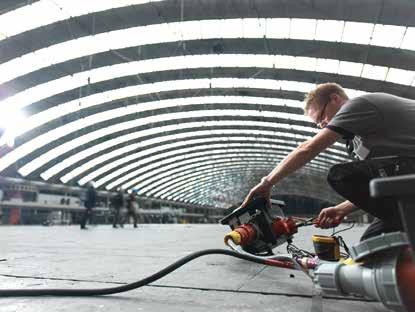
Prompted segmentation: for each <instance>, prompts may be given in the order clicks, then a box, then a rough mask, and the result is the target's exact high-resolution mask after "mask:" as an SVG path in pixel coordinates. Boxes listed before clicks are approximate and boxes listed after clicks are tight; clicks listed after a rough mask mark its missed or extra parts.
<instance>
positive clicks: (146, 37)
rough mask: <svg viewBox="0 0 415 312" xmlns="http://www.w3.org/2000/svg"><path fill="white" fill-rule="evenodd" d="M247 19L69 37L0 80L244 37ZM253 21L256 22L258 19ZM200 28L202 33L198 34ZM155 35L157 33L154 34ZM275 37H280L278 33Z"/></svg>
mask: <svg viewBox="0 0 415 312" xmlns="http://www.w3.org/2000/svg"><path fill="white" fill-rule="evenodd" d="M248 20H249V19H222V20H220V19H219V20H203V21H184V22H173V23H164V24H154V25H148V26H137V27H131V28H127V29H121V30H114V31H111V32H106V33H100V34H95V35H93V36H85V37H82V38H78V39H73V40H68V41H66V42H62V43H58V44H55V45H52V46H50V47H47V48H42V49H39V50H36V51H34V52H31V53H28V54H25V55H23V56H21V57H19V58H16V59H13V60H10V61H8V62H5V63H3V64H1V65H0V70H1V72H2V73H4V75H2V77H1V79H0V83H4V82H6V81H10V80H12V79H15V78H17V77H19V76H23V75H25V74H28V73H30V72H33V71H36V70H39V69H41V68H44V67H48V66H52V65H55V64H58V63H62V62H66V61H68V60H71V59H75V58H80V57H84V56H88V55H93V54H96V53H101V52H106V51H111V50H118V49H123V48H128V47H134V46H140V45H148V44H157V43H163V42H179V41H184V40H201V39H220V38H244V37H243V26H242V25H243V23H244V22H247V21H248ZM253 20H255V21H256V20H257V19H253ZM268 20H270V19H266V21H267V22H268ZM297 20H299V21H302V20H301V19H291V23H292V24H295V22H296V21H297ZM238 23H240V24H241V27H235V24H238ZM212 24H214V25H215V27H210V26H211V25H212ZM197 26H199V27H197ZM291 26H292V25H290V27H291ZM267 29H268V28H267ZM373 29H374V24H368V23H355V22H346V23H345V26H344V32H343V38H342V42H347V43H358V44H370V40H368V33H369V32H370V33H372V32H373ZM225 30H226V32H225ZM202 31H203V34H201V32H202ZM230 32H232V33H230ZM224 33H225V35H224ZM296 33H297V34H298V36H297V37H298V38H300V37H301V33H304V34H306V33H308V29H302V30H301V29H298V31H296ZM154 34H157V36H155V35H154ZM277 37H279V35H277ZM248 38H264V34H263V32H262V31H259V32H258V33H256V34H253V33H250V34H249V37H248ZM267 38H274V36H273V35H272V34H270V36H269V37H267ZM304 38H305V40H314V38H315V37H313V39H309V35H306V36H304ZM369 39H370V35H369ZM262 60H263V61H264V63H263V65H267V64H268V63H269V60H268V61H267V60H266V58H262ZM231 64H234V63H233V62H232V63H231ZM260 67H262V66H260Z"/></svg>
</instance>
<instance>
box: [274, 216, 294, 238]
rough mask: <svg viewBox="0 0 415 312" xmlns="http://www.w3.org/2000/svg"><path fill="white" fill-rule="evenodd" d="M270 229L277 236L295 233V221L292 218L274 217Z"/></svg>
mask: <svg viewBox="0 0 415 312" xmlns="http://www.w3.org/2000/svg"><path fill="white" fill-rule="evenodd" d="M271 227H272V231H273V232H274V235H275V236H276V237H277V238H278V237H280V236H282V235H286V236H291V235H293V234H295V233H297V231H298V229H297V225H296V224H295V221H294V220H293V219H292V218H286V219H282V218H276V219H275V220H274V221H273V222H272V225H271Z"/></svg>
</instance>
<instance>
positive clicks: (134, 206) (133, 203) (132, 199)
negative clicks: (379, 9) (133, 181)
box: [124, 191, 138, 228]
mask: <svg viewBox="0 0 415 312" xmlns="http://www.w3.org/2000/svg"><path fill="white" fill-rule="evenodd" d="M137 210H138V202H137V191H132V192H131V193H130V195H128V199H127V213H126V215H125V219H124V222H125V221H127V220H128V218H129V217H130V216H132V217H133V220H134V227H135V228H136V227H137V219H138V217H137Z"/></svg>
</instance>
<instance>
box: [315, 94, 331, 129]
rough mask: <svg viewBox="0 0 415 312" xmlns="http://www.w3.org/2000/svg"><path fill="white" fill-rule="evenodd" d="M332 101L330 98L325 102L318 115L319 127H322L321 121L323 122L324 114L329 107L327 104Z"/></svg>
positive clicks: (317, 122) (317, 123)
mask: <svg viewBox="0 0 415 312" xmlns="http://www.w3.org/2000/svg"><path fill="white" fill-rule="evenodd" d="M329 103H330V100H328V101H327V102H326V103H325V104H324V106H323V109H322V110H321V113H320V115H319V116H318V119H317V120H316V125H317V127H319V128H321V127H320V125H321V123H322V122H323V116H324V113H325V112H326V107H327V105H328V104H329Z"/></svg>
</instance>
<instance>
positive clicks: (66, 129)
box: [0, 98, 315, 172]
mask: <svg viewBox="0 0 415 312" xmlns="http://www.w3.org/2000/svg"><path fill="white" fill-rule="evenodd" d="M180 100H181V101H180ZM200 101H201V102H202V103H203V104H200V103H193V102H192V101H191V98H183V99H173V100H162V101H158V102H147V103H140V104H135V105H129V106H127V107H121V108H115V109H111V110H107V111H105V112H100V113H96V114H94V115H89V116H87V117H85V118H82V119H79V120H75V121H73V122H69V123H67V124H65V125H63V126H61V127H58V128H55V129H53V130H50V131H48V132H46V133H44V134H41V135H39V136H37V137H36V138H35V139H33V140H31V141H28V142H26V143H24V144H22V145H20V146H18V147H17V148H15V149H14V150H13V151H11V152H10V153H8V154H6V155H5V156H4V157H3V158H2V159H0V172H1V171H2V170H4V169H5V168H7V167H8V166H10V165H11V164H13V163H14V162H16V161H17V160H19V159H21V158H22V157H24V156H25V155H28V154H30V153H31V152H33V151H34V150H36V149H39V148H41V147H42V146H44V145H46V144H48V143H50V142H52V141H55V140H58V139H60V138H62V137H64V136H66V135H68V134H70V133H72V132H75V131H79V130H80V129H83V128H86V127H88V126H91V125H93V124H96V123H99V122H104V121H109V120H111V119H114V118H117V117H122V116H126V115H129V114H137V113H140V112H144V111H147V110H153V109H158V108H167V107H174V106H177V107H182V106H184V105H191V104H194V105H199V104H200V105H208V104H212V103H206V102H205V101H204V99H203V98H200ZM241 104H242V103H241ZM212 105H214V104H212ZM201 112H204V114H206V115H202V116H201V115H200V114H201ZM166 115H167V116H166ZM173 116H175V117H176V118H180V117H181V116H183V117H182V118H186V117H193V116H195V117H197V116H200V117H203V116H219V117H220V116H240V117H253V116H256V117H262V118H264V117H268V118H281V119H288V120H296V121H307V122H308V117H306V116H304V115H296V114H288V113H283V112H269V111H256V110H242V109H239V110H231V109H212V110H207V111H193V112H182V113H169V114H159V115H154V116H150V117H146V118H140V119H139V121H140V122H141V124H142V125H145V124H148V123H154V122H159V121H162V120H166V119H167V120H168V119H174V118H172V117H173ZM169 117H170V118H169ZM310 125H311V123H310ZM122 126H125V123H120V124H118V125H114V129H116V128H117V127H118V128H121V127H122ZM293 127H294V126H293ZM304 128H307V129H308V131H312V130H311V129H313V128H312V127H309V128H308V127H304ZM104 129H108V127H107V128H104ZM104 129H103V130H104ZM314 131H315V130H314ZM314 131H312V132H314ZM79 139H80V138H78V139H76V140H73V142H75V141H78V142H79ZM75 146H80V144H78V145H75ZM40 158H43V159H44V158H46V157H45V155H42V156H41V157H39V158H38V159H40ZM37 168H38V167H37Z"/></svg>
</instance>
